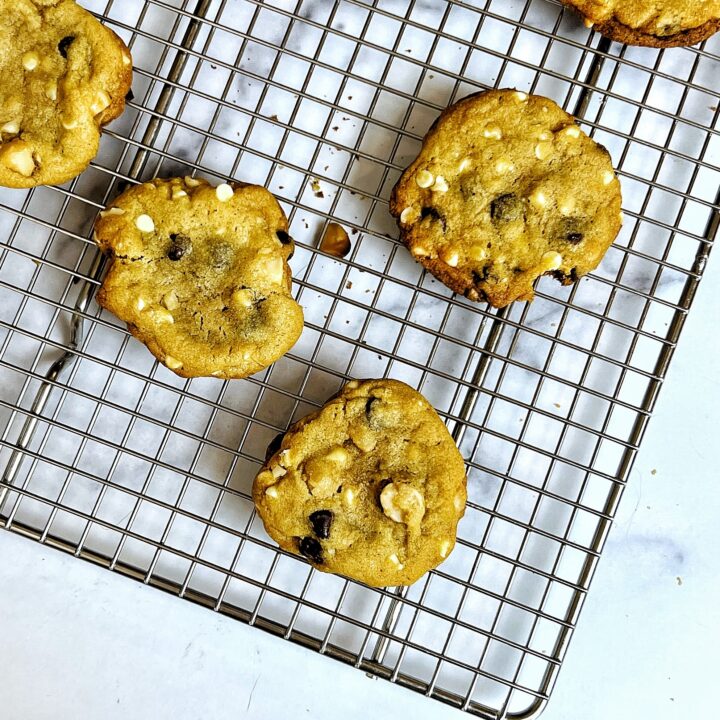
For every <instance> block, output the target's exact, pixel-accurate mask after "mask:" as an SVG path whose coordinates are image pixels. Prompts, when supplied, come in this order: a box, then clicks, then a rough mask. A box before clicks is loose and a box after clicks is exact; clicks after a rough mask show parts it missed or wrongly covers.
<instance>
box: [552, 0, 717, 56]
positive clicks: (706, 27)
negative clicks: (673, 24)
mask: <svg viewBox="0 0 720 720" xmlns="http://www.w3.org/2000/svg"><path fill="white" fill-rule="evenodd" d="M563 3H564V4H565V5H566V6H567V7H569V8H570V9H571V10H574V11H575V12H576V13H577V14H578V15H579V16H580V17H582V18H583V19H584V20H586V21H587V22H592V19H591V18H589V17H587V16H586V15H585V14H583V12H582V10H580V8H578V7H576V6H575V4H574V3H573V2H572V0H563ZM592 28H593V29H594V30H597V31H598V32H599V33H600V34H601V35H604V36H605V37H607V38H610V40H615V41H616V42H620V43H625V44H626V45H639V46H641V47H654V48H672V47H687V46H690V45H697V44H698V43H701V42H702V41H703V40H707V39H708V38H709V37H710V36H712V35H714V34H715V33H716V32H718V31H720V18H715V19H714V20H708V21H707V22H705V23H703V24H702V25H698V26H697V27H694V28H688V29H687V30H683V31H681V32H678V33H674V34H673V35H667V36H665V37H663V36H661V35H653V34H652V33H644V32H641V31H640V30H636V29H635V28H631V27H630V26H629V25H624V24H623V23H621V22H619V21H618V20H616V19H615V18H614V17H613V18H610V19H609V20H606V21H605V22H602V23H594V24H593V25H592Z"/></svg>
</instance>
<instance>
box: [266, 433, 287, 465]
mask: <svg viewBox="0 0 720 720" xmlns="http://www.w3.org/2000/svg"><path fill="white" fill-rule="evenodd" d="M284 437H285V433H278V434H277V435H276V436H275V437H274V438H273V439H272V440H271V441H270V444H269V445H268V446H267V450H266V451H265V462H267V461H268V460H269V459H270V458H271V457H272V456H273V455H274V454H275V453H276V452H277V451H278V450H279V449H280V445H281V443H282V439H283V438H284Z"/></svg>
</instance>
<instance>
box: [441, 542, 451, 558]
mask: <svg viewBox="0 0 720 720" xmlns="http://www.w3.org/2000/svg"><path fill="white" fill-rule="evenodd" d="M451 547H452V543H451V542H450V540H443V541H442V542H441V543H440V557H441V558H446V557H447V556H448V554H449V553H450V548H451Z"/></svg>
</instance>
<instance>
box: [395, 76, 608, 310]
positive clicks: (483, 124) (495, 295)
mask: <svg viewBox="0 0 720 720" xmlns="http://www.w3.org/2000/svg"><path fill="white" fill-rule="evenodd" d="M620 205H621V196H620V183H619V181H618V179H617V177H616V175H615V171H614V170H613V166H612V162H611V160H610V155H609V154H608V152H607V150H606V149H605V148H604V147H602V146H601V145H598V144H597V143H596V142H594V141H593V140H591V139H590V138H589V137H588V136H587V135H585V133H584V132H582V130H580V128H579V127H578V126H577V125H576V124H575V122H574V120H573V118H572V117H571V116H570V115H568V114H567V113H566V112H565V111H564V110H562V109H561V108H559V107H558V106H557V105H556V104H555V103H554V102H553V101H552V100H548V99H547V98H544V97H540V96H535V95H527V94H525V93H523V92H518V91H515V90H489V91H487V92H482V93H478V94H476V95H471V96H470V97H467V98H465V99H464V100H461V101H460V102H458V103H456V104H455V105H452V106H451V107H449V108H447V110H445V111H444V112H443V113H442V114H441V115H440V117H439V118H438V119H437V120H436V121H435V123H434V124H433V126H432V127H431V128H430V131H429V133H428V134H427V135H426V137H425V139H424V141H423V146H422V150H421V151H420V154H419V155H418V157H417V159H416V160H415V161H414V162H413V164H412V165H411V166H410V167H409V168H408V169H407V170H406V171H405V172H404V173H403V175H402V177H401V178H400V180H399V181H398V183H397V185H396V186H395V188H394V189H393V192H392V197H391V199H390V212H391V213H392V214H393V215H394V216H395V217H396V218H397V220H398V224H399V226H400V232H401V239H402V241H403V242H404V243H405V245H407V247H408V249H409V250H410V252H411V253H412V254H413V257H414V258H415V259H416V260H418V261H419V262H420V263H422V264H423V265H424V266H425V267H426V268H427V269H428V270H429V271H430V272H432V273H433V275H435V276H436V277H437V278H438V279H439V280H442V282H444V283H445V284H446V285H447V286H448V287H449V288H451V289H452V290H454V291H455V292H457V293H461V294H463V295H465V296H466V297H467V298H469V299H471V300H484V301H487V302H489V303H490V304H491V305H494V306H495V307H504V306H505V305H508V304H509V303H511V302H513V301H514V300H532V299H533V295H534V290H533V283H534V282H535V280H537V278H538V277H540V276H541V275H545V274H552V275H554V276H555V277H556V278H557V279H558V280H560V281H561V282H562V283H563V284H569V283H572V282H575V281H576V280H577V279H578V278H580V277H581V276H583V275H585V274H586V273H588V272H590V271H591V270H593V269H594V268H595V267H597V265H598V264H599V263H600V260H601V259H602V257H603V255H604V254H605V252H606V251H607V249H608V248H609V247H610V245H611V244H612V242H613V240H614V239H615V237H616V236H617V234H618V232H619V230H620V226H621V224H622V216H621V212H620Z"/></svg>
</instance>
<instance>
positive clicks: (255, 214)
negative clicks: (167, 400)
mask: <svg viewBox="0 0 720 720" xmlns="http://www.w3.org/2000/svg"><path fill="white" fill-rule="evenodd" d="M287 230H288V224H287V219H286V217H285V215H284V213H283V211H282V209H281V208H280V205H279V204H278V202H277V200H275V198H274V197H273V196H272V195H271V194H270V193H269V192H268V191H267V190H265V188H262V187H258V186H256V185H242V184H233V185H227V184H222V185H218V186H217V187H213V186H212V185H210V184H209V183H208V182H207V181H205V180H199V179H195V178H190V177H186V178H184V179H183V178H173V179H170V180H153V181H152V182H149V183H144V184H142V185H137V186H135V187H133V188H131V189H129V190H127V191H126V192H124V193H123V194H122V195H120V197H118V198H116V199H115V200H114V201H113V202H112V203H111V204H110V206H109V207H108V208H107V209H106V210H104V211H102V212H101V213H100V215H99V217H98V219H97V221H96V223H95V240H96V242H97V243H98V245H99V246H100V248H102V250H103V251H104V252H105V253H107V254H108V255H109V256H110V258H111V260H110V267H109V269H108V272H107V275H106V276H105V280H104V281H103V284H102V287H101V288H100V290H99V292H98V295H97V300H98V302H99V303H100V304H101V305H102V306H103V307H105V308H107V309H108V310H110V312H112V313H114V314H115V315H117V316H118V317H119V318H120V319H121V320H124V321H125V322H126V323H127V324H128V329H129V330H130V332H131V333H132V334H133V335H134V336H135V337H137V338H138V339H139V340H141V341H142V342H144V343H145V344H146V345H147V347H148V348H149V349H150V352H152V354H153V355H155V357H156V358H157V359H158V360H160V362H162V363H164V364H165V365H166V366H167V367H169V368H170V369H171V370H173V371H174V372H176V373H177V374H178V375H181V376H183V377H197V376H204V375H212V376H214V377H220V378H242V377H246V376H248V375H252V374H253V373H256V372H258V371H259V370H262V369H263V368H265V367H267V366H268V365H270V364H271V363H273V362H275V360H277V359H278V358H279V357H281V356H282V355H284V354H285V353H286V352H287V351H288V350H289V349H290V348H291V347H292V346H293V345H294V344H295V342H296V340H297V339H298V337H299V336H300V333H301V332H302V327H303V313H302V308H301V307H300V306H299V305H298V304H297V303H296V302H295V300H294V299H293V297H292V295H291V294H290V288H291V280H292V278H291V274H290V268H289V267H288V264H287V261H288V259H289V258H290V257H291V256H292V252H293V248H294V243H293V240H292V238H291V237H290V236H289V235H288V233H287Z"/></svg>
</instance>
